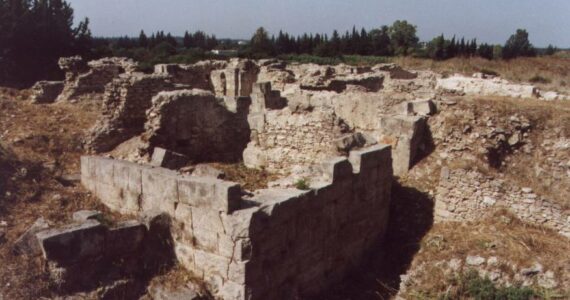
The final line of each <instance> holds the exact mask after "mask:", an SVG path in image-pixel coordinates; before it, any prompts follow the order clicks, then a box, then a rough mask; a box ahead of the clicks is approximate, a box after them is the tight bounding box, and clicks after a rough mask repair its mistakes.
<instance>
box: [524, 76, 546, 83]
mask: <svg viewBox="0 0 570 300" xmlns="http://www.w3.org/2000/svg"><path fill="white" fill-rule="evenodd" d="M528 81H530V82H532V83H544V84H547V83H550V79H548V78H546V77H542V76H540V75H535V76H534V77H532V78H530V79H529V80H528Z"/></svg>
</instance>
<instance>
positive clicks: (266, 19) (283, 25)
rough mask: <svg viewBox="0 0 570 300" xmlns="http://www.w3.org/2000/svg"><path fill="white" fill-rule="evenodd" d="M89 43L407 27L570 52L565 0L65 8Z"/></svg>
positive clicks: (183, 0)
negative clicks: (144, 36) (89, 34)
mask: <svg viewBox="0 0 570 300" xmlns="http://www.w3.org/2000/svg"><path fill="white" fill-rule="evenodd" d="M68 1H69V2H71V4H72V6H73V8H74V9H75V16H76V20H78V19H80V18H83V17H89V18H90V19H91V30H92V31H93V34H94V35H95V36H119V35H138V33H139V32H140V30H141V29H143V30H145V31H146V32H147V33H150V32H153V31H156V30H164V31H165V32H172V33H173V34H175V35H181V34H183V33H184V31H185V30H190V31H195V30H197V29H200V30H203V31H206V32H208V33H213V34H215V35H216V36H217V37H218V38H250V37H251V34H252V33H253V32H254V31H255V29H256V28H257V27H259V26H264V27H265V28H266V29H267V30H268V31H269V32H270V33H278V32H279V30H280V29H282V30H283V31H286V32H289V33H292V34H299V33H303V32H314V33H317V32H320V33H329V34H330V33H331V32H332V30H333V29H338V30H339V31H341V32H344V31H345V30H347V29H351V28H352V26H353V25H356V26H357V27H358V28H361V27H365V28H367V29H370V28H376V27H379V26H380V25H384V24H391V23H392V22H394V21H395V20H398V19H405V20H408V21H410V22H412V23H413V24H415V25H418V33H419V36H420V38H421V39H422V40H428V39H431V38H432V37H434V36H435V35H438V34H440V33H444V34H445V35H447V36H451V35H453V34H457V35H458V36H465V37H466V38H474V37H477V38H478V39H479V40H480V41H483V42H491V43H503V42H504V41H505V40H506V39H507V38H508V37H509V35H510V34H512V33H513V32H514V31H515V30H516V29H517V28H526V29H527V30H528V31H529V34H530V39H531V42H533V43H534V44H535V45H536V46H546V45H548V44H554V45H557V46H559V47H570V0H318V1H316V0H313V1H310V0H277V1H272V0H68Z"/></svg>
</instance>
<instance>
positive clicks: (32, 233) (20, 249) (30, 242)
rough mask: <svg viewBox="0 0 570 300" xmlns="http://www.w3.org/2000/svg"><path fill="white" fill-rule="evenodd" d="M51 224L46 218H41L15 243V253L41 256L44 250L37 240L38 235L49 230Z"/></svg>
mask: <svg viewBox="0 0 570 300" xmlns="http://www.w3.org/2000/svg"><path fill="white" fill-rule="evenodd" d="M49 227H50V226H49V223H48V222H47V221H46V220H45V219H44V218H39V219H37V220H36V222H34V224H32V226H30V228H28V230H26V232H24V233H23V234H22V235H21V236H20V237H19V238H18V239H17V240H16V242H15V243H14V252H15V253H17V254H25V255H30V256H36V255H40V254H41V253H42V250H41V248H40V244H39V243H38V240H37V239H36V233H38V232H40V231H42V230H46V229H48V228H49Z"/></svg>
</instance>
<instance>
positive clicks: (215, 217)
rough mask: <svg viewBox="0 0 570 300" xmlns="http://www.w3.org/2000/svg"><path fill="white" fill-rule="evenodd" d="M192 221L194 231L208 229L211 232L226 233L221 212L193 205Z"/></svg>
mask: <svg viewBox="0 0 570 300" xmlns="http://www.w3.org/2000/svg"><path fill="white" fill-rule="evenodd" d="M192 222H193V226H192V227H193V228H194V231H200V230H208V231H211V232H218V233H224V232H225V229H224V224H223V223H222V219H221V217H220V212H218V211H215V210H212V209H209V208H202V207H196V206H193V207H192Z"/></svg>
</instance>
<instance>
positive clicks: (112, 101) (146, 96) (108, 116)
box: [86, 74, 174, 153]
mask: <svg viewBox="0 0 570 300" xmlns="http://www.w3.org/2000/svg"><path fill="white" fill-rule="evenodd" d="M173 89H174V85H173V84H172V82H170V80H169V77H168V76H165V75H143V74H131V75H125V76H122V77H120V78H117V79H115V80H113V82H111V83H110V84H109V85H107V87H106V90H105V96H104V101H103V112H102V116H101V117H100V118H99V119H98V120H97V123H96V124H95V126H94V127H93V128H92V129H91V132H90V134H89V136H88V137H87V139H86V146H87V149H88V150H90V151H92V152H95V153H98V152H106V151H110V150H113V149H114V148H115V147H116V146H117V145H119V144H120V143H122V142H124V141H126V140H128V139H129V138H131V137H133V136H135V135H137V134H140V133H142V132H144V124H145V122H146V114H145V113H146V110H147V109H149V108H150V107H151V104H152V97H153V96H154V95H156V94H157V93H159V92H161V91H167V90H173Z"/></svg>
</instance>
